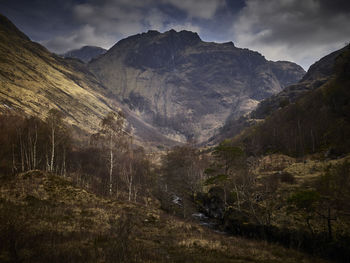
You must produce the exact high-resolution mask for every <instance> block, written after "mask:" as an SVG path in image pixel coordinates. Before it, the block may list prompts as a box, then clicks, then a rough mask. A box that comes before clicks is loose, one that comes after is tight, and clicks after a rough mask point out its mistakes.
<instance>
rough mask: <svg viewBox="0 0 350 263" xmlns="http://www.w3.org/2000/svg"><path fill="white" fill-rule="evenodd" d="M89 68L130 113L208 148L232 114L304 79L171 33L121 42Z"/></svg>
mask: <svg viewBox="0 0 350 263" xmlns="http://www.w3.org/2000/svg"><path fill="white" fill-rule="evenodd" d="M88 67H89V69H90V70H91V71H92V72H93V73H94V74H95V75H96V76H97V77H98V78H99V79H100V81H101V82H102V83H103V85H104V86H106V87H107V88H108V90H109V91H110V92H111V94H112V95H113V96H114V97H115V98H119V99H120V100H122V102H123V103H124V104H125V105H127V106H128V107H129V109H130V110H131V111H132V112H134V113H136V114H137V115H138V116H140V118H142V119H143V120H144V121H145V122H146V123H149V124H150V125H152V126H154V127H157V128H158V129H159V130H160V131H161V132H162V133H163V134H164V135H166V136H167V137H168V138H172V139H174V140H177V141H181V142H185V141H187V140H188V139H194V140H197V141H205V140H207V139H208V138H209V137H210V136H212V135H213V134H214V132H215V130H216V129H218V128H219V127H221V126H222V125H223V124H224V122H225V120H226V119H227V117H228V116H230V114H232V113H233V114H234V115H235V117H239V116H241V115H242V114H245V113H247V112H249V111H251V110H252V109H254V108H255V106H256V105H257V104H258V102H259V101H261V100H262V99H264V98H267V97H269V96H271V95H273V94H276V93H278V92H279V91H281V90H282V89H283V88H284V87H286V86H287V85H290V84H291V83H295V82H297V81H298V80H299V79H301V78H302V76H303V75H304V73H305V72H304V70H303V69H302V68H301V67H300V66H298V65H296V64H294V63H290V62H282V61H279V62H271V61H267V60H266V59H265V58H264V57H263V56H262V55H261V54H259V53H257V52H254V51H251V50H248V49H241V48H237V47H235V46H234V44H233V43H232V42H228V43H223V44H218V43H209V42H204V41H202V40H201V39H200V37H199V36H198V35H197V34H196V33H193V32H189V31H181V32H176V31H174V30H170V31H167V32H165V33H159V32H157V31H148V32H147V33H142V34H138V35H134V36H131V37H128V38H126V39H123V40H121V41H119V42H118V43H117V44H116V45H114V46H113V47H112V48H111V49H110V50H108V51H107V53H106V54H104V55H103V56H101V57H99V58H97V59H95V60H93V61H91V62H90V63H89V64H88Z"/></svg>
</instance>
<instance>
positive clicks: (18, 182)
mask: <svg viewBox="0 0 350 263" xmlns="http://www.w3.org/2000/svg"><path fill="white" fill-rule="evenodd" d="M0 180H1V186H0V232H1V233H2V234H1V236H0V244H1V245H0V261H1V262H52V263H53V262H269V263H270V262H326V261H324V260H321V259H318V258H312V257H311V256H308V255H305V254H303V253H300V252H298V251H295V250H291V249H287V248H283V247H281V246H278V245H273V244H269V243H267V242H263V241H254V240H248V239H244V238H239V237H233V236H227V235H223V234H220V233H215V232H214V231H212V230H209V229H207V228H204V227H202V226H199V225H198V224H196V223H193V222H189V221H183V220H181V219H179V218H176V217H173V216H170V215H168V214H166V213H164V212H163V211H161V210H160V209H158V208H156V207H155V206H154V205H153V206H144V205H140V204H135V203H129V202H119V201H117V200H110V199H106V198H100V197H98V196H96V195H94V194H91V193H89V192H87V191H85V190H83V189H80V188H78V187H75V186H74V185H73V184H72V183H71V182H70V181H69V180H67V179H65V178H62V177H59V176H55V175H51V174H47V173H44V172H41V171H29V172H26V173H23V174H19V175H16V176H7V177H1V179H0Z"/></svg>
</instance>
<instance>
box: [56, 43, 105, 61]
mask: <svg viewBox="0 0 350 263" xmlns="http://www.w3.org/2000/svg"><path fill="white" fill-rule="evenodd" d="M106 52H107V50H106V49H104V48H101V47H95V46H83V47H81V48H79V49H74V50H70V51H68V52H66V53H64V54H62V56H63V57H64V58H77V59H80V60H81V61H83V62H85V63H88V62H89V61H90V60H92V59H95V58H97V57H99V56H101V55H103V54H105V53H106Z"/></svg>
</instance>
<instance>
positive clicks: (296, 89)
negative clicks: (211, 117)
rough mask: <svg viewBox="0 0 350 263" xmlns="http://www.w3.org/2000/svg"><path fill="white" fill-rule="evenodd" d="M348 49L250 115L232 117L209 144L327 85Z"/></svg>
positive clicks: (329, 57) (318, 65)
mask: <svg viewBox="0 0 350 263" xmlns="http://www.w3.org/2000/svg"><path fill="white" fill-rule="evenodd" d="M348 48H349V46H347V47H344V48H342V49H340V50H337V51H334V52H332V53H330V54H329V55H327V56H325V57H323V58H321V59H320V60H319V61H317V62H315V63H314V64H313V65H311V67H310V68H309V70H308V71H307V73H306V74H305V76H304V77H303V78H302V79H301V80H300V81H299V82H298V83H296V84H293V85H290V86H288V87H286V88H285V89H284V90H282V91H281V92H279V93H277V94H275V95H273V96H271V97H269V98H266V99H264V100H263V101H261V102H260V103H259V104H258V106H257V107H256V109H254V110H253V111H252V112H251V113H250V114H248V115H245V116H242V117H240V118H238V119H237V118H234V117H232V116H230V117H229V118H228V119H227V121H226V123H225V125H224V126H223V127H222V129H221V130H220V131H219V132H218V133H217V134H215V135H214V136H213V137H212V138H210V139H209V144H215V143H218V142H219V141H221V140H223V139H225V138H230V137H231V138H232V137H234V136H235V135H237V134H239V133H240V132H241V131H242V130H243V129H244V128H246V127H249V126H251V125H254V124H256V123H257V122H261V121H262V120H263V119H264V118H266V117H268V116H269V115H271V114H273V113H274V112H276V111H277V110H279V109H281V108H283V107H285V106H287V105H289V104H291V103H295V102H296V101H297V100H298V99H300V98H301V97H303V96H304V95H307V94H308V93H310V92H312V91H313V90H316V89H318V88H320V87H322V86H324V85H326V83H328V82H329V81H330V80H331V79H333V78H335V77H336V75H337V74H338V73H337V71H336V65H337V58H338V57H339V56H342V54H344V53H345V52H346V51H347V50H348Z"/></svg>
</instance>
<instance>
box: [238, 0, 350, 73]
mask: <svg viewBox="0 0 350 263" xmlns="http://www.w3.org/2000/svg"><path fill="white" fill-rule="evenodd" d="M349 17H350V8H349V3H348V1H345V0H344V1H341V0H335V1H328V0H304V1H298V0H284V1H280V0H247V1H246V7H245V8H243V9H242V11H241V13H240V15H239V18H238V20H237V21H236V22H235V23H234V25H233V35H234V38H235V40H236V42H237V43H238V44H239V45H241V46H248V47H251V48H253V49H256V50H258V51H261V52H262V53H263V54H264V55H266V56H267V57H268V58H270V59H273V60H277V59H286V60H294V61H296V62H297V63H299V64H301V65H302V66H304V67H305V68H308V66H309V65H310V64H311V63H313V62H314V61H315V59H319V58H320V57H322V56H323V55H325V54H327V53H329V52H330V51H333V50H335V49H338V48H340V47H342V46H343V45H344V43H345V42H347V41H349V36H350V20H349Z"/></svg>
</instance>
